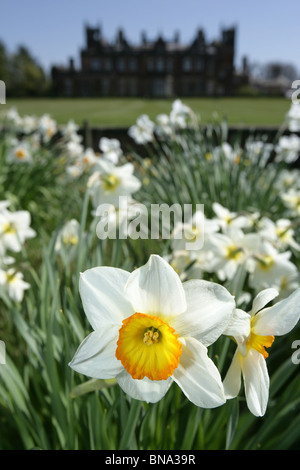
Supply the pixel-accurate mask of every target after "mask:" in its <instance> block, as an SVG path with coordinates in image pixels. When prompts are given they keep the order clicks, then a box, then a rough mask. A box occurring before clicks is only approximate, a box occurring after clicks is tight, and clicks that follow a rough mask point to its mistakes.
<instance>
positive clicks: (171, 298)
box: [125, 255, 186, 318]
mask: <svg viewBox="0 0 300 470" xmlns="http://www.w3.org/2000/svg"><path fill="white" fill-rule="evenodd" d="M125 292H126V295H127V296H128V298H129V299H130V301H131V303H132V305H133V307H134V310H135V312H140V313H145V314H149V315H156V316H158V317H165V318H167V317H169V316H171V317H172V316H174V315H178V314H180V313H182V312H184V311H185V310H186V300H185V294H184V290H183V287H182V283H181V280H180V278H179V276H178V274H176V272H175V271H174V269H173V268H172V267H171V266H170V265H169V264H168V263H167V262H166V261H165V260H164V259H163V258H161V257H160V256H158V255H151V256H150V258H149V261H148V262H147V263H146V264H145V265H144V266H142V267H141V268H138V269H136V270H135V271H133V272H132V273H131V274H130V276H129V279H128V281H127V284H126V287H125Z"/></svg>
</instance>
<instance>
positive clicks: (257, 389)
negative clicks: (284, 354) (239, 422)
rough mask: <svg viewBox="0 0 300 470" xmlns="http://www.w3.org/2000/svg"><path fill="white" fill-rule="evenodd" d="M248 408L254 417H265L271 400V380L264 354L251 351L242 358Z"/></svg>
mask: <svg viewBox="0 0 300 470" xmlns="http://www.w3.org/2000/svg"><path fill="white" fill-rule="evenodd" d="M241 364H242V374H243V379H244V385H245V396H246V401H247V406H248V408H249V410H250V411H251V413H252V414H253V415H254V416H263V415H264V414H265V412H266V409H267V405H268V399H269V386H270V379H269V374H268V370H267V365H266V361H265V359H264V357H263V355H262V354H260V353H259V352H257V351H255V350H254V349H250V350H249V352H248V354H247V355H246V356H245V357H241Z"/></svg>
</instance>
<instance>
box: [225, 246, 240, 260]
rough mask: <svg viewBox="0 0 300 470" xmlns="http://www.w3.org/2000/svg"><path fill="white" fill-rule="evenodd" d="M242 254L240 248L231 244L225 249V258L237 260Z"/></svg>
mask: <svg viewBox="0 0 300 470" xmlns="http://www.w3.org/2000/svg"><path fill="white" fill-rule="evenodd" d="M242 255H243V250H242V248H240V247H238V246H235V245H231V246H228V247H227V250H226V258H227V259H231V260H234V261H238V260H239V259H240V258H241V256H242Z"/></svg>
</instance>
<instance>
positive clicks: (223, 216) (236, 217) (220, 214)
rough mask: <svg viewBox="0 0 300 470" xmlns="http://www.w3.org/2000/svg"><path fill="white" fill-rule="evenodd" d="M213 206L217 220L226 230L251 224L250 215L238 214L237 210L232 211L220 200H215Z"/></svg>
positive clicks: (246, 226)
mask: <svg viewBox="0 0 300 470" xmlns="http://www.w3.org/2000/svg"><path fill="white" fill-rule="evenodd" d="M212 208H213V211H214V213H215V214H216V216H217V217H216V219H215V220H216V221H217V222H218V223H219V225H220V228H221V229H222V230H223V231H226V230H227V229H228V228H229V227H235V228H248V227H250V226H251V220H250V219H249V217H247V216H245V215H241V214H238V213H237V212H232V211H230V210H229V209H227V207H224V206H222V205H221V204H220V203H219V202H214V203H213V205H212Z"/></svg>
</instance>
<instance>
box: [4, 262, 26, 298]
mask: <svg viewBox="0 0 300 470" xmlns="http://www.w3.org/2000/svg"><path fill="white" fill-rule="evenodd" d="M0 286H2V288H3V289H4V290H5V292H6V293H7V294H8V296H9V298H10V299H12V300H14V301H15V302H21V301H22V300H23V297H24V291H25V290H26V289H29V287H30V284H28V282H25V281H23V274H22V273H20V272H16V271H15V269H14V268H9V269H8V270H7V271H5V270H3V269H0Z"/></svg>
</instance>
